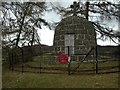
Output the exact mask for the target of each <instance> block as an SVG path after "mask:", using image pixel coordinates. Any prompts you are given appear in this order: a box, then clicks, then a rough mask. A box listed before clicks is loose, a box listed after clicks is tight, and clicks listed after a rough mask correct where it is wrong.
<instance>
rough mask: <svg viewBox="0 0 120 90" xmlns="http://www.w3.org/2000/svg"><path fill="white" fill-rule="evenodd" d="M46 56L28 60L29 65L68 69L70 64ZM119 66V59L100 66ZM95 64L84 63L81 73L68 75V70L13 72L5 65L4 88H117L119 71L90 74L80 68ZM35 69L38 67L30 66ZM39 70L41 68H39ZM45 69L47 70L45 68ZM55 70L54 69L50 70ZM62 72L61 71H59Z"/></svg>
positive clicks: (90, 66) (91, 66)
mask: <svg viewBox="0 0 120 90" xmlns="http://www.w3.org/2000/svg"><path fill="white" fill-rule="evenodd" d="M47 56H48V57H46V55H44V57H40V56H38V57H35V58H34V60H33V61H29V62H26V64H27V65H30V66H32V67H38V68H39V66H40V62H42V63H41V66H42V67H48V68H51V69H52V68H60V69H61V68H62V69H67V66H68V65H61V64H59V62H56V61H55V62H53V63H52V64H51V63H50V62H51V60H53V58H52V57H51V56H50V55H47ZM43 58H44V61H43ZM77 65H78V64H76V62H71V68H72V69H74V68H75V67H76V66H77ZM113 66H118V61H110V62H100V63H99V67H100V68H101V67H102V68H103V67H113ZM94 67H95V64H93V63H82V64H81V65H80V67H79V68H78V71H79V72H78V73H79V74H76V73H74V74H72V75H68V74H67V71H66V72H65V73H63V74H58V73H57V74H51V73H41V74H40V73H32V72H31V73H29V72H25V73H21V72H16V71H14V72H12V71H10V70H8V69H7V67H6V65H5V67H3V77H2V81H3V82H2V86H3V88H117V87H118V73H109V74H95V73H94V74H93V73H92V74H88V73H84V72H81V71H80V70H87V69H93V68H94ZM29 70H31V71H34V70H36V69H32V68H30V69H29ZM38 71H39V70H38ZM43 71H45V70H43ZM48 71H49V72H55V71H54V70H48ZM104 71H105V72H107V71H110V70H108V69H107V70H100V72H104ZM57 72H61V71H59V70H58V71H57Z"/></svg>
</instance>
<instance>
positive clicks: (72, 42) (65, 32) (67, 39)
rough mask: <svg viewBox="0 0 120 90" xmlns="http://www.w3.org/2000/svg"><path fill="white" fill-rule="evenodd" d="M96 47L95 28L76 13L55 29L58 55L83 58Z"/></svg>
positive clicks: (62, 21) (55, 47)
mask: <svg viewBox="0 0 120 90" xmlns="http://www.w3.org/2000/svg"><path fill="white" fill-rule="evenodd" d="M74 8H75V7H74ZM75 10H77V9H75ZM96 45H97V42H96V33H95V29H94V26H93V25H92V23H91V22H90V21H88V20H87V19H85V18H82V17H80V16H77V14H75V11H74V12H73V15H72V16H69V17H66V18H64V19H62V20H61V22H60V23H59V24H58V25H57V27H56V29H55V35H54V49H55V51H56V53H57V54H60V53H65V54H68V52H69V54H71V55H74V56H75V55H76V56H77V57H80V58H81V56H85V55H86V54H87V53H88V52H89V51H90V50H91V48H92V47H95V46H96ZM92 56H93V53H92Z"/></svg>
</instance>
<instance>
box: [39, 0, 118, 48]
mask: <svg viewBox="0 0 120 90" xmlns="http://www.w3.org/2000/svg"><path fill="white" fill-rule="evenodd" d="M46 1H47V2H49V1H50V2H51V1H52V2H53V3H54V5H56V4H57V2H56V1H57V0H46ZM73 1H78V0H66V1H65V0H61V1H60V2H59V3H60V4H61V5H62V6H64V7H69V6H70V5H71V4H72V3H73ZM84 1H85V0H84ZM109 1H117V0H109ZM43 18H45V19H46V20H47V21H48V22H51V23H52V22H59V21H61V18H60V16H59V15H57V14H56V13H55V12H53V11H52V12H49V13H47V12H45V14H44V17H43ZM109 22H110V23H108V22H107V21H104V23H108V25H109V26H111V28H114V29H115V30H118V23H117V22H116V19H112V20H111V21H109ZM38 33H39V35H40V38H41V44H45V45H49V46H52V45H53V38H54V33H55V32H54V30H49V29H48V28H47V27H42V29H39V30H38ZM97 44H98V45H117V44H115V43H114V42H112V41H110V40H107V41H101V40H97Z"/></svg>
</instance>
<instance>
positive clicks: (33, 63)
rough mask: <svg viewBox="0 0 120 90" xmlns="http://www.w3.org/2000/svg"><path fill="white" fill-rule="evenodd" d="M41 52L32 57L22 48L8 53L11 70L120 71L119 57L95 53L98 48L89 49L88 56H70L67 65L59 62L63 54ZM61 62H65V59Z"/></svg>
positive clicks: (91, 72) (64, 72)
mask: <svg viewBox="0 0 120 90" xmlns="http://www.w3.org/2000/svg"><path fill="white" fill-rule="evenodd" d="M40 52H41V53H40V54H39V55H37V56H36V55H35V56H32V54H28V53H26V52H25V51H24V50H23V49H22V48H18V49H12V50H11V51H9V52H8V61H9V69H10V70H12V71H20V72H36V73H54V74H57V73H58V74H69V75H70V74H73V73H75V74H83V73H86V74H95V73H96V72H97V73H109V72H119V71H120V67H119V66H120V61H119V58H118V57H116V56H113V55H112V56H111V55H108V54H105V53H104V54H100V53H99V51H97V53H95V52H96V48H91V49H89V50H88V51H87V53H86V54H71V55H68V56H70V62H68V63H67V64H61V63H60V61H59V56H60V55H61V54H63V52H59V53H57V52H55V53H52V52H51V50H50V51H49V50H48V52H45V51H43V52H44V53H43V52H42V51H40ZM93 52H94V53H93ZM32 53H34V52H32ZM91 53H92V54H91ZM67 54H69V53H67ZM96 54H97V57H96ZM31 57H32V59H31ZM96 59H97V61H96ZM61 61H64V58H63V60H61ZM96 70H97V71H96Z"/></svg>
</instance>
